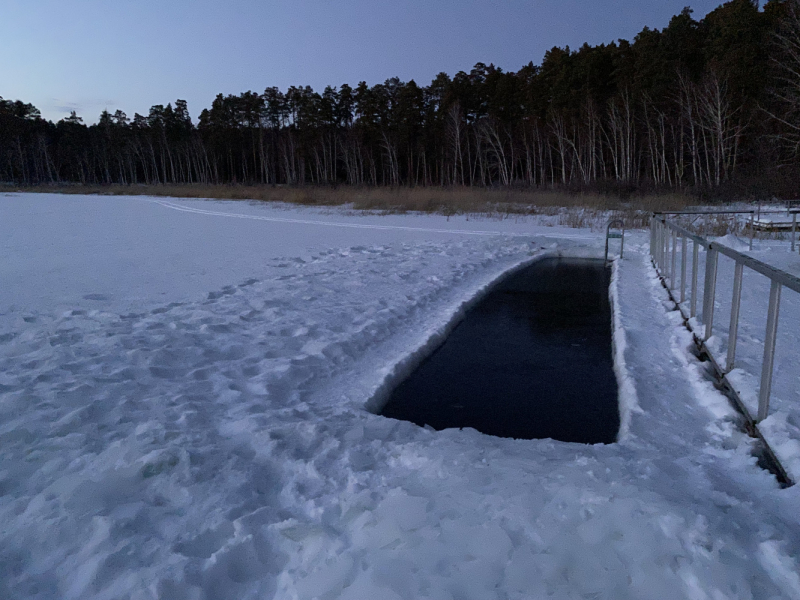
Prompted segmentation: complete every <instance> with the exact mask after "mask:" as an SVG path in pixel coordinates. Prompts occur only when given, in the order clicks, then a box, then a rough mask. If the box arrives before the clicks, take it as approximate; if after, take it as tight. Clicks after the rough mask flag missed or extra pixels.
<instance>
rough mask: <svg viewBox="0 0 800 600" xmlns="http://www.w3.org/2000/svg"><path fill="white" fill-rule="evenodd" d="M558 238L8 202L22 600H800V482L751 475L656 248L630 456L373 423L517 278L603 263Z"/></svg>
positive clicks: (746, 303) (10, 467)
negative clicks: (406, 382) (531, 270)
mask: <svg viewBox="0 0 800 600" xmlns="http://www.w3.org/2000/svg"><path fill="white" fill-rule="evenodd" d="M550 224H551V223H547V222H546V220H541V221H539V220H536V219H518V220H502V221H501V220H490V219H475V218H469V219H467V218H464V217H458V218H453V217H451V218H450V219H449V220H448V219H447V218H446V217H443V216H432V215H391V216H377V215H355V214H351V213H350V212H348V211H345V210H339V209H328V210H321V209H312V208H298V207H286V206H269V205H261V204H249V203H244V202H212V201H201V200H174V199H170V200H162V199H156V198H145V197H124V198H123V197H93V196H59V195H38V194H8V195H3V196H0V244H1V245H2V250H3V254H2V261H0V452H2V461H1V462H0V598H9V599H17V598H19V599H22V598H25V599H28V598H42V599H45V598H47V599H52V598H64V599H79V598H80V599H82V598H98V599H100V598H102V599H109V600H110V599H112V598H133V599H149V598H165V599H167V598H169V599H176V600H181V599H207V600H216V599H228V598H230V599H243V598H259V599H262V598H277V599H308V600H311V599H313V598H320V599H323V600H333V599H336V598H343V599H359V600H360V599H373V598H381V599H387V600H395V599H403V600H411V599H416V598H430V599H441V600H445V599H446V600H456V599H459V600H461V599H464V600H467V599H475V600H479V599H480V600H483V599H497V600H504V599H510V598H613V599H624V598H632V599H633V598H635V599H648V598H652V599H654V600H655V599H658V600H663V599H665V598H691V599H704V598H709V599H714V600H716V599H722V598H725V599H728V598H737V599H738V598H742V599H748V598H764V599H773V598H800V575H798V570H799V569H800V562H799V561H798V556H800V527H798V520H799V519H800V517H798V515H800V490H798V488H800V486H794V487H792V488H788V489H780V488H779V486H778V485H777V483H776V481H775V479H774V478H773V477H772V476H771V475H770V474H769V473H767V472H765V471H763V470H762V469H760V468H759V467H758V466H757V465H756V460H755V458H754V457H753V456H752V454H751V448H752V445H751V442H750V440H749V438H747V436H746V435H744V434H742V433H741V432H740V431H739V430H738V429H737V428H736V427H735V426H734V425H733V423H734V421H735V416H734V414H733V412H732V410H731V409H730V407H729V406H728V403H727V400H726V399H724V398H723V397H722V396H721V395H720V394H718V393H717V392H716V391H715V390H714V388H713V386H712V385H711V383H709V382H708V381H707V380H706V379H705V377H704V376H703V372H702V365H700V363H698V362H697V361H696V360H695V359H694V358H693V357H692V356H691V354H690V353H689V352H688V350H687V349H688V347H689V346H690V344H691V340H690V336H689V333H688V332H687V331H686V330H685V329H684V328H683V327H682V325H681V323H680V319H679V318H678V316H677V313H676V312H674V311H672V312H670V311H669V308H670V307H669V304H668V302H667V301H666V300H667V298H666V293H665V292H664V290H663V289H662V288H661V286H660V284H658V282H657V279H656V278H655V274H654V272H653V270H652V268H651V266H650V263H649V258H648V255H647V250H648V247H649V242H648V235H647V233H646V232H636V233H633V234H632V235H631V236H630V237H629V238H628V239H626V256H625V259H624V260H622V261H618V262H617V263H616V264H615V270H614V278H613V281H612V296H613V299H614V304H615V353H616V368H617V371H618V379H619V383H620V390H621V391H620V401H621V417H622V422H623V428H622V433H621V436H620V440H619V442H618V443H616V444H611V445H596V446H587V445H581V444H570V443H563V442H554V441H552V440H511V439H501V438H495V437H490V436H485V435H481V434H479V433H477V432H476V431H474V430H463V431H458V430H446V431H442V432H434V431H431V430H429V429H425V428H420V427H417V426H415V425H413V424H411V423H406V422H401V421H395V420H391V419H387V418H384V417H380V416H377V415H375V414H373V413H372V412H370V410H375V409H376V408H378V407H379V404H380V402H381V399H382V398H384V397H385V395H386V391H387V389H388V388H389V386H391V385H394V384H395V383H397V382H398V381H399V379H400V378H402V377H403V375H404V374H405V373H407V372H408V369H409V368H410V367H411V366H413V365H414V364H415V361H417V360H419V358H420V356H421V355H423V354H424V353H425V352H426V351H427V350H428V349H429V348H430V347H432V346H433V345H434V344H436V343H437V342H438V341H440V340H441V339H442V337H443V336H444V335H446V333H447V332H448V331H449V329H450V328H451V327H452V326H453V324H454V323H455V322H456V320H457V318H458V315H460V314H462V313H463V310H464V307H465V303H468V302H470V301H471V300H473V299H474V298H475V297H476V296H477V295H479V294H480V293H481V292H482V291H485V290H486V289H487V287H488V286H490V285H491V284H492V282H493V281H495V280H497V278H498V277H500V276H501V275H502V274H503V273H504V272H506V271H507V270H509V269H511V268H513V267H515V266H518V265H522V264H525V263H527V262H530V261H533V260H536V259H537V258H539V257H542V256H552V255H557V254H565V255H573V256H581V255H583V256H597V255H598V254H599V253H601V252H602V248H603V241H604V240H603V238H602V234H598V233H592V232H591V231H588V230H576V229H561V228H558V227H553V226H548V225H550ZM758 251H759V248H756V252H758ZM761 252H762V255H767V254H768V252H767V250H766V247H765V249H762V250H761ZM769 252H771V253H772V254H771V255H775V256H778V257H779V258H778V259H777V260H778V262H780V261H783V263H786V264H787V265H789V263H790V262H791V261H793V260H794V257H791V258H785V257H783V256H782V255H780V252H783V250H781V249H780V248H777V247H775V248H770V250H769ZM771 255H770V256H771ZM760 258H761V257H760ZM792 264H793V263H792ZM790 266H791V265H789V266H787V268H789V267H790ZM792 268H793V267H792ZM731 272H732V268H731ZM720 277H721V282H722V283H721V284H720V288H719V289H723V287H724V283H725V281H726V279H725V277H727V275H726V274H725V270H724V269H721V274H720ZM731 277H732V275H731ZM788 296H790V294H789V293H786V294H785V298H784V304H783V305H782V308H781V310H782V316H781V319H782V323H788V324H789V325H788V329H787V331H789V330H790V329H791V323H792V319H794V321H793V322H794V323H795V330H796V323H797V322H798V321H797V320H798V319H800V308H799V307H798V302H797V301H796V299H788ZM758 302H761V299H760V296H759V295H758V294H756V293H755V288H753V293H747V292H746V293H745V295H744V298H743V309H742V311H743V318H744V319H745V321H746V320H747V317H746V315H753V318H752V319H753V320H752V322H753V325H752V331H750V330H748V329H747V327H748V325H746V324H745V325H744V326H743V327H744V335H746V336H749V338H753V339H752V340H751V341H752V342H753V343H754V344H757V342H758V331H759V327H760V325H759V324H758V322H757V319H758V317H757V315H758V314H760V310H761V309H760V308H759V305H758V304H757V303H758ZM765 302H766V300H764V303H765ZM719 319H720V323H724V322H725V319H724V317H723V316H720V317H719ZM723 333H724V331H723V330H720V334H723ZM761 335H763V333H762V334H761ZM784 335H786V336H788V337H786V338H782V339H779V358H778V360H779V361H783V362H781V363H780V365H781V366H779V367H778V368H777V369H776V383H775V388H774V389H775V393H776V401H775V408H776V415H777V417H776V419H774V420H777V421H780V422H781V423H782V425H780V424H779V426H776V431H778V433H779V434H780V435H782V436H783V437H781V438H780V440H781V441H782V443H784V444H785V445H786V446H785V448H784V449H783V452H785V455H786V456H788V457H790V458H791V456H792V452H794V451H795V449H798V448H800V445H798V446H793V445H792V444H793V443H794V444H799V443H800V442H798V441H797V440H796V439H794V438H793V435H794V433H793V432H794V431H800V429H798V428H800V407H799V406H797V404H800V403H798V402H795V401H794V400H793V398H794V399H796V398H797V389H798V386H797V384H796V378H797V377H798V371H800V369H793V366H792V365H794V366H797V365H798V358H800V344H798V337H800V336H799V335H798V334H797V332H796V331H795V333H794V334H791V333H787V334H784ZM749 338H748V339H749ZM745 345H746V344H745V343H744V342H742V341H741V340H740V346H739V347H740V348H742V350H740V352H741V356H742V358H743V360H742V365H743V366H742V370H743V372H744V375H743V378H744V379H745V380H746V378H747V372H748V369H749V368H750V367H749V366H748V365H749V362H748V361H749V360H750V358H749V357H750V356H755V355H756V354H757V352H756V350H753V351H749V350H746V349H743V348H744V346H745ZM781 352H782V353H783V354H781ZM575 377H578V378H579V377H581V373H575ZM587 385H589V383H588V382H587ZM781 427H783V429H781ZM793 428H794V429H793ZM776 439H777V438H776ZM792 468H794V467H792ZM798 468H800V467H798Z"/></svg>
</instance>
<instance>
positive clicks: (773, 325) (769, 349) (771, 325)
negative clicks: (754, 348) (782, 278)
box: [758, 280, 781, 421]
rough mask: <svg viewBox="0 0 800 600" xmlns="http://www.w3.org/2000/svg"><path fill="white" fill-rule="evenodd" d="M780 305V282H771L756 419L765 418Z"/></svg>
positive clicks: (770, 389) (767, 410)
mask: <svg viewBox="0 0 800 600" xmlns="http://www.w3.org/2000/svg"><path fill="white" fill-rule="evenodd" d="M780 305H781V284H780V283H778V282H777V281H774V280H773V282H772V286H770V289H769V312H768V313H767V334H766V336H765V337H764V362H763V364H762V366H761V387H760V389H759V390H758V421H763V420H764V419H766V418H767V413H768V412H769V395H770V392H771V391H772V367H773V365H774V361H775V340H776V338H777V334H778V312H779V309H780Z"/></svg>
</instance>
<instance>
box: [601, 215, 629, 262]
mask: <svg viewBox="0 0 800 600" xmlns="http://www.w3.org/2000/svg"><path fill="white" fill-rule="evenodd" d="M612 227H617V228H618V229H619V231H615V232H612V231H611V228H612ZM608 240H619V257H620V259H621V258H622V252H623V250H624V249H625V222H624V221H623V220H622V219H612V220H611V221H609V222H608V225H606V259H605V260H606V262H608Z"/></svg>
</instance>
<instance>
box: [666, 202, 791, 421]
mask: <svg viewBox="0 0 800 600" xmlns="http://www.w3.org/2000/svg"><path fill="white" fill-rule="evenodd" d="M671 214H675V213H671ZM693 214H695V213H693ZM690 241H691V242H692V275H691V288H690V297H689V316H688V318H689V319H691V318H693V317H698V315H697V291H698V290H697V285H698V263H699V250H700V248H701V247H702V248H704V249H705V250H706V252H707V255H706V264H705V276H704V281H703V290H704V291H703V309H702V318H699V317H698V320H699V321H700V322H701V323H703V325H705V331H704V332H703V341H706V340H708V339H709V338H710V337H711V334H712V331H713V326H714V301H715V296H716V286H717V263H718V259H719V255H720V254H723V255H725V256H727V257H729V258H732V259H733V260H734V261H735V270H734V279H733V297H732V298H731V320H730V327H729V329H728V348H727V356H726V361H725V373H728V372H730V371H731V370H732V369H733V368H734V363H735V361H736V338H737V334H738V329H739V306H740V303H741V297H742V275H743V272H744V268H745V267H747V268H748V269H752V270H753V271H756V272H757V273H761V274H762V275H765V276H766V277H768V278H769V279H770V282H771V284H770V292H769V308H768V312H767V329H766V335H765V337H764V358H763V361H762V367H761V385H760V388H759V391H758V416H757V418H756V419H755V420H754V421H755V422H758V421H762V420H764V419H765V418H766V417H767V415H768V413H769V398H770V393H771V390H772V371H773V365H774V359H775V340H776V338H777V333H778V314H779V310H780V301H781V290H782V288H784V287H786V288H789V289H790V290H794V291H795V292H797V293H800V278H798V277H795V276H794V275H791V274H789V273H786V272H785V271H781V270H780V269H776V268H775V267H772V266H770V265H768V264H766V263H763V262H761V261H760V260H756V259H755V258H752V257H750V256H747V255H745V254H742V253H740V252H737V251H736V250H733V249H731V248H729V247H727V246H724V245H722V244H718V243H717V242H711V241H709V240H707V239H705V238H703V237H701V236H699V235H695V234H694V233H692V232H691V231H689V230H688V229H685V228H683V227H681V226H680V225H676V224H675V223H671V222H670V221H668V220H667V217H666V213H655V214H654V215H653V217H652V219H651V221H650V254H651V256H652V257H653V262H654V263H655V266H656V268H657V269H658V270H659V271H660V272H661V275H662V276H663V278H664V281H665V284H666V285H667V288H668V289H669V290H670V292H675V293H677V292H678V290H677V287H678V284H677V281H678V280H677V277H676V274H677V273H676V271H677V265H676V260H677V254H678V252H677V248H678V243H680V245H681V252H680V255H681V259H680V261H681V262H680V301H679V303H678V304H679V307H680V308H681V311H683V308H682V307H681V305H682V304H684V302H685V301H686V279H687V275H686V271H687V260H688V258H687V246H688V243H689V242H690ZM742 408H743V409H745V410H746V408H745V407H742ZM747 416H748V418H750V415H749V414H748V415H747ZM751 420H753V419H752V418H751Z"/></svg>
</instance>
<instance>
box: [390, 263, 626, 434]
mask: <svg viewBox="0 0 800 600" xmlns="http://www.w3.org/2000/svg"><path fill="white" fill-rule="evenodd" d="M610 277H611V273H610V269H609V268H608V267H607V266H606V265H605V263H604V261H603V260H595V259H573V258H547V259H543V260H540V261H538V262H535V263H534V264H532V265H530V266H529V267H527V268H525V269H523V270H521V271H518V272H517V273H514V274H512V275H510V276H509V277H507V278H506V279H505V280H503V281H502V282H501V283H500V284H498V285H497V286H496V287H495V288H494V289H493V290H491V291H490V292H489V293H488V294H487V295H486V296H485V297H484V298H483V299H482V300H481V301H480V302H478V303H477V304H476V305H475V306H473V307H472V308H471V309H470V310H469V311H468V312H467V314H466V316H465V318H464V319H463V320H462V321H461V323H459V324H458V325H457V326H456V327H455V329H454V330H453V331H452V333H451V334H450V335H449V336H448V337H447V339H446V340H445V341H444V343H443V344H442V345H440V346H439V347H438V348H437V349H436V350H435V351H434V352H433V353H432V354H431V355H430V356H428V357H427V358H426V359H424V360H423V361H422V363H421V364H420V365H419V366H418V367H417V368H416V370H414V371H413V372H412V373H411V375H410V376H409V377H408V378H407V379H406V380H405V381H403V382H402V383H400V384H399V385H398V386H397V387H396V388H395V389H394V390H393V392H392V393H391V395H390V396H389V399H388V402H387V403H386V405H385V406H384V408H383V410H382V411H381V412H380V414H382V415H384V416H386V417H391V418H394V419H402V420H406V421H411V422H413V423H416V424H417V425H420V426H423V425H429V426H431V427H433V428H434V429H437V430H441V429H448V428H462V427H472V428H475V429H477V430H478V431H480V432H482V433H485V434H489V435H495V436H499V437H510V438H519V439H542V438H553V439H555V440H560V441H564V442H580V443H585V444H595V443H612V442H615V441H616V437H617V432H618V430H619V403H618V398H617V380H616V377H615V374H614V362H613V357H612V348H611V306H610V301H609V297H608V286H609V282H610Z"/></svg>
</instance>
